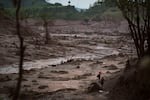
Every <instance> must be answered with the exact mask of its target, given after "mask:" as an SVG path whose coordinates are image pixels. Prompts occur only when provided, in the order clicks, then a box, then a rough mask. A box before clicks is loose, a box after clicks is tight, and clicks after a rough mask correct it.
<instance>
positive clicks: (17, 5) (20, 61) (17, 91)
mask: <svg viewBox="0 0 150 100" xmlns="http://www.w3.org/2000/svg"><path fill="white" fill-rule="evenodd" d="M20 8H21V0H18V1H17V4H16V30H17V32H16V33H17V35H18V38H19V41H20V58H19V73H18V75H19V78H18V82H17V86H16V90H15V94H14V96H13V100H18V98H19V94H20V89H21V83H22V76H23V60H24V51H25V47H24V39H23V37H22V35H21V33H20V21H19V19H20V18H19V17H20V16H19V12H20Z"/></svg>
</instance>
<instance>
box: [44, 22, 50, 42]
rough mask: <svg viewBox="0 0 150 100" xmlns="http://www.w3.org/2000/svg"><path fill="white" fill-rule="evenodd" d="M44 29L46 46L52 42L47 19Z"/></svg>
mask: <svg viewBox="0 0 150 100" xmlns="http://www.w3.org/2000/svg"><path fill="white" fill-rule="evenodd" d="M44 28H45V44H48V43H49V40H50V35H49V31H48V22H47V20H46V19H44Z"/></svg>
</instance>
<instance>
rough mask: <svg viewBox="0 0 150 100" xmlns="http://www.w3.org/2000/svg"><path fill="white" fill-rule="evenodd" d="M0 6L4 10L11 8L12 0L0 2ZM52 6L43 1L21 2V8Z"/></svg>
mask: <svg viewBox="0 0 150 100" xmlns="http://www.w3.org/2000/svg"><path fill="white" fill-rule="evenodd" d="M0 5H1V6H3V7H5V8H11V7H13V4H12V0H0ZM45 5H52V4H50V3H47V2H46V1H45V0H22V7H33V6H39V7H41V6H45Z"/></svg>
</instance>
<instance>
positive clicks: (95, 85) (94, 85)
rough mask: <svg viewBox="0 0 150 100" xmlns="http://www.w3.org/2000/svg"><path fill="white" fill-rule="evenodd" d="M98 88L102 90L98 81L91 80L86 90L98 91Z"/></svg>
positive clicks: (90, 91)
mask: <svg viewBox="0 0 150 100" xmlns="http://www.w3.org/2000/svg"><path fill="white" fill-rule="evenodd" d="M99 90H102V86H101V84H100V83H99V82H93V83H91V84H90V86H89V87H88V90H87V91H88V92H89V93H92V92H99Z"/></svg>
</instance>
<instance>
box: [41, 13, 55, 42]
mask: <svg viewBox="0 0 150 100" xmlns="http://www.w3.org/2000/svg"><path fill="white" fill-rule="evenodd" d="M41 19H42V20H43V27H44V29H45V44H48V43H49V41H50V40H51V36H50V34H49V30H48V26H49V25H53V22H52V21H50V22H49V21H48V20H49V19H50V14H49V13H48V12H43V13H42V14H41Z"/></svg>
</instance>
